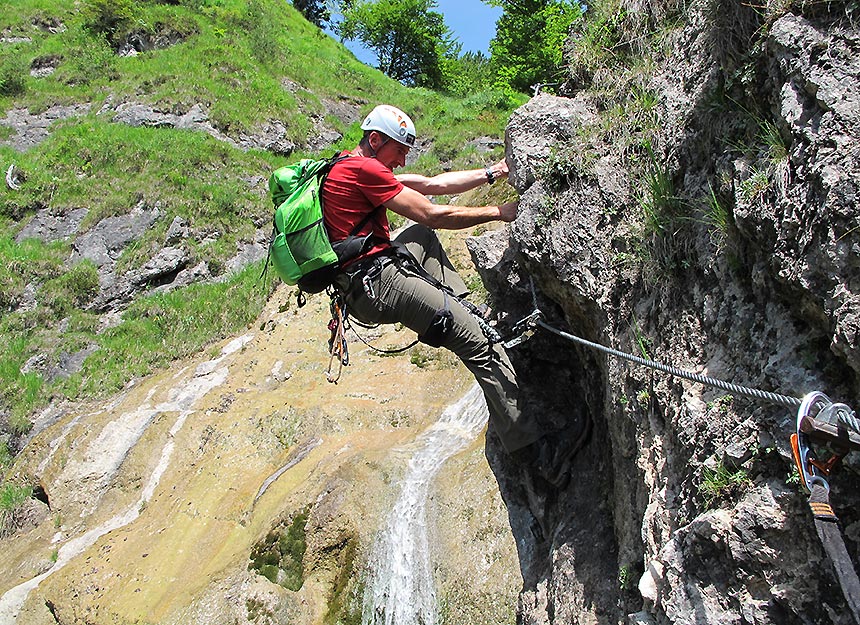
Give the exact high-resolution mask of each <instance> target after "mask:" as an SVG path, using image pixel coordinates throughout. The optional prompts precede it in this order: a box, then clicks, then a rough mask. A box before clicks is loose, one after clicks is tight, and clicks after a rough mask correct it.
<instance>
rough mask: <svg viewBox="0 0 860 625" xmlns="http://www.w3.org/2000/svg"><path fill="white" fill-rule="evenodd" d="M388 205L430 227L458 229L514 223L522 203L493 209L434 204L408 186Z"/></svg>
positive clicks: (491, 206) (387, 206) (501, 205)
mask: <svg viewBox="0 0 860 625" xmlns="http://www.w3.org/2000/svg"><path fill="white" fill-rule="evenodd" d="M385 206H386V208H389V209H391V210H392V211H394V212H395V213H397V214H398V215H402V216H403V217H406V218H407V219H411V220H412V221H416V222H418V223H420V224H423V225H425V226H427V227H429V228H442V229H446V230H458V229H460V228H470V227H472V226H477V225H479V224H484V223H487V222H490V221H513V220H514V219H515V218H516V216H517V207H518V206H519V202H508V203H506V204H500V205H489V206H454V205H450V204H434V203H433V202H431V201H430V200H428V199H427V198H426V197H425V196H424V195H423V194H422V193H420V192H418V191H416V190H415V189H411V188H409V187H404V188H403V190H402V191H401V192H400V193H398V194H397V195H396V196H394V198H392V199H391V200H389V201H388V202H386V203H385Z"/></svg>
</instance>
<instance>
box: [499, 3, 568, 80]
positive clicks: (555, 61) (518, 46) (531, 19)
mask: <svg viewBox="0 0 860 625" xmlns="http://www.w3.org/2000/svg"><path fill="white" fill-rule="evenodd" d="M488 2H489V3H490V4H493V5H494V6H498V7H501V8H502V9H503V11H504V12H503V13H502V16H501V17H500V18H499V21H498V22H497V23H496V36H495V37H494V38H493V40H492V41H491V42H490V51H491V54H492V59H493V62H494V64H495V65H496V67H497V74H498V82H500V83H502V84H507V85H510V86H511V87H513V88H514V89H516V90H517V91H523V92H525V91H528V90H529V89H530V88H531V87H532V86H533V85H535V84H538V83H545V82H551V81H552V80H553V79H554V76H555V73H556V71H557V69H558V67H559V66H560V65H561V63H562V58H563V56H562V51H563V48H564V40H565V38H566V37H567V35H568V31H569V30H570V26H571V24H572V23H573V22H574V20H576V19H578V18H580V17H581V16H582V9H581V8H580V5H579V4H577V3H573V2H569V1H568V0H488Z"/></svg>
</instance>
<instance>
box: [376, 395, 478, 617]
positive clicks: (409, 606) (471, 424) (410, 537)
mask: <svg viewBox="0 0 860 625" xmlns="http://www.w3.org/2000/svg"><path fill="white" fill-rule="evenodd" d="M486 422H487V405H486V403H485V401H484V394H483V392H482V391H481V388H480V387H479V386H478V385H477V384H475V385H474V386H473V387H472V388H471V389H470V390H469V391H468V392H467V393H466V395H464V396H463V398H462V399H460V401H458V402H457V403H456V404H453V405H451V406H449V407H448V408H446V409H445V411H444V412H443V413H442V416H441V417H440V418H439V421H437V422H436V423H435V424H434V425H432V426H431V427H429V428H428V429H427V430H425V431H424V432H423V433H422V434H421V435H420V436H419V437H418V438H417V439H416V441H415V443H413V444H412V445H411V446H410V448H411V447H413V446H414V447H415V451H414V453H413V454H412V457H411V459H410V460H409V465H408V467H407V469H406V473H405V475H404V477H403V480H402V482H401V484H400V486H401V491H400V495H399V496H398V498H397V500H396V502H395V503H394V506H393V508H392V510H391V512H390V513H389V515H388V518H387V519H386V522H385V524H384V525H383V527H384V528H385V529H383V530H382V531H381V533H380V534H379V536H378V537H377V539H376V542H375V544H374V545H373V549H372V552H371V556H370V566H371V571H370V573H369V576H368V580H367V586H366V589H365V594H364V609H363V619H362V622H363V624H364V625H436V623H437V621H438V618H437V617H438V614H437V610H436V592H435V589H434V583H433V574H432V567H431V563H430V549H429V542H428V531H427V530H428V527H427V495H428V492H429V490H430V486H431V485H432V483H433V480H434V478H435V477H436V474H437V473H438V472H439V470H440V469H441V468H442V465H443V464H444V463H445V461H446V460H447V459H448V458H450V457H451V456H453V455H454V454H456V453H457V452H459V451H462V450H463V449H465V448H466V447H467V446H468V445H469V444H470V443H471V442H472V441H473V440H474V439H475V438H476V437H477V436H478V434H479V433H480V432H481V430H482V429H483V427H484V425H485V424H486Z"/></svg>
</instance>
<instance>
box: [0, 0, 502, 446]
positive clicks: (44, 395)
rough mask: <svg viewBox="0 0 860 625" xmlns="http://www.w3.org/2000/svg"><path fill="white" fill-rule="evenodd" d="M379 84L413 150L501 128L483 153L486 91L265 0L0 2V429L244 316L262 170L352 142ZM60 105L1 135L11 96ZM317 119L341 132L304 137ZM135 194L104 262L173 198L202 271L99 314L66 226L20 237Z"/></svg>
mask: <svg viewBox="0 0 860 625" xmlns="http://www.w3.org/2000/svg"><path fill="white" fill-rule="evenodd" d="M378 102H390V103H393V104H396V105H398V106H400V107H401V108H403V109H404V110H406V111H408V112H409V113H410V114H411V115H412V116H413V118H414V119H415V121H416V124H417V125H418V131H419V135H420V136H419V142H420V143H421V146H422V147H421V150H420V157H419V158H418V159H417V162H415V163H414V164H413V165H412V166H411V167H412V168H413V169H414V170H418V171H428V172H429V171H438V168H439V167H440V166H444V167H461V166H468V165H478V164H485V163H486V162H487V161H488V160H489V159H490V158H498V157H500V155H501V148H499V147H496V148H495V149H494V153H492V154H486V153H480V152H479V151H478V149H477V148H476V147H474V146H471V147H470V146H469V141H470V139H473V138H477V137H483V136H490V137H495V138H496V139H500V138H501V137H502V136H503V131H504V125H505V122H506V120H507V118H508V116H509V114H510V112H511V110H512V107H513V105H514V104H515V103H513V102H511V101H510V98H509V97H507V96H504V95H501V94H498V93H493V92H482V93H475V94H473V95H471V96H470V97H469V98H467V99H465V100H457V99H453V98H450V97H446V96H444V95H441V94H437V93H434V92H431V91H427V90H423V89H407V88H405V87H404V86H403V85H401V84H399V83H397V82H395V81H392V80H390V79H388V78H386V77H385V76H384V75H382V74H381V73H380V72H378V71H376V70H374V69H372V68H370V67H367V66H365V65H364V64H362V63H360V62H359V61H358V60H356V59H355V57H354V56H353V55H352V53H351V52H349V51H348V50H347V49H346V48H345V47H343V46H342V45H340V44H339V43H338V42H337V41H335V40H333V39H332V38H331V37H329V36H328V35H326V34H324V33H323V32H321V31H320V30H319V29H318V28H316V27H315V26H313V25H311V24H309V23H308V22H307V21H306V20H305V19H304V18H303V17H302V16H301V15H300V14H299V13H298V12H297V11H296V10H294V9H293V8H292V6H291V5H290V4H289V3H285V2H282V1H280V0H248V1H245V0H179V1H178V2H177V1H176V0H173V1H172V2H171V1H164V2H158V1H155V0H150V1H141V2H134V1H132V0H79V1H78V2H75V3H56V2H47V1H46V0H16V2H14V3H8V2H7V3H3V4H2V5H0V164H2V167H3V171H4V173H5V172H9V171H10V169H9V168H10V167H11V166H14V168H13V170H12V172H14V176H13V182H14V185H4V193H3V195H2V203H0V265H2V268H0V313H2V317H0V421H1V422H2V428H0V429H2V430H3V431H5V432H7V433H12V434H13V435H20V434H22V433H25V432H26V431H27V430H28V429H29V428H30V427H31V418H32V416H33V414H34V411H36V410H38V409H40V408H41V407H43V406H45V405H47V404H48V403H49V402H50V401H51V400H52V399H62V398H70V399H83V398H87V397H93V396H101V395H105V394H109V393H111V392H114V391H116V390H118V389H120V388H122V387H123V386H124V385H125V384H126V383H127V382H128V381H129V380H130V379H132V378H133V377H135V376H140V375H143V374H146V373H148V372H150V371H152V370H153V369H155V368H157V367H159V366H163V365H164V364H166V363H167V362H169V361H170V360H172V359H174V358H177V357H182V356H185V355H188V354H192V353H195V352H197V351H199V350H200V349H203V348H204V347H205V346H206V345H207V344H208V343H210V342H211V341H213V340H216V339H218V338H221V337H223V336H225V335H228V334H230V333H232V332H235V331H237V330H238V329H239V328H242V327H245V326H247V325H248V324H249V323H251V322H252V321H253V320H255V319H256V318H257V316H258V314H259V311H260V310H261V308H262V305H263V303H264V302H265V300H266V298H267V297H268V294H269V292H270V291H269V289H270V288H271V284H267V285H264V284H263V283H262V281H260V280H259V277H260V271H261V266H260V263H255V264H254V265H253V266H250V267H247V268H246V269H245V270H244V271H242V272H239V273H236V274H229V273H228V271H227V269H226V261H227V260H228V259H229V258H230V257H231V256H233V255H235V253H236V249H237V246H238V244H240V243H242V242H250V241H252V240H253V238H254V236H255V234H256V232H257V231H258V229H262V228H264V227H265V225H266V224H268V223H269V219H270V212H269V210H270V209H269V202H268V200H267V198H266V194H265V193H266V185H265V179H266V178H267V176H268V174H269V172H270V171H271V170H272V169H273V168H274V167H276V166H280V165H282V164H284V162H286V161H290V160H295V159H297V158H300V157H303V156H305V155H307V154H310V153H312V152H313V150H314V146H316V147H317V148H318V149H319V150H321V151H323V152H325V153H330V152H331V151H332V150H333V149H335V148H344V147H351V146H353V145H354V144H355V143H356V141H357V139H358V137H359V136H360V130H359V129H358V123H357V121H356V120H357V119H359V117H360V115H361V114H362V112H365V111H367V110H369V109H370V108H371V107H372V106H373V105H374V104H375V103H378ZM127 105H140V106H142V107H144V108H146V109H147V110H151V111H156V112H158V113H159V114H165V115H173V116H181V115H186V114H187V113H189V111H192V110H195V107H197V109H196V110H200V111H203V112H204V115H205V119H206V123H207V124H208V125H209V127H210V128H211V130H212V132H200V131H196V130H180V129H176V128H174V127H158V124H155V125H152V124H150V125H146V124H144V125H139V126H135V125H130V124H128V123H121V122H119V121H116V117H117V115H116V112H117V111H118V110H120V109H121V108H122V106H127ZM73 106H74V107H76V108H75V114H73V115H68V116H64V117H62V118H61V119H57V121H55V122H54V123H53V124H51V125H50V126H49V127H48V135H47V138H45V139H44V140H42V141H41V142H38V143H36V144H35V145H33V146H21V145H16V135H17V132H16V130H15V128H14V127H13V124H12V123H11V122H10V121H9V120H10V119H11V116H12V112H15V111H17V112H21V111H25V112H27V114H28V115H31V116H34V117H38V116H40V115H47V114H50V113H51V111H54V110H56V109H57V107H73ZM339 107H342V108H344V109H346V110H349V111H352V115H351V117H352V118H351V119H350V118H349V117H350V116H344V115H339V114H337V111H338V110H340V109H339ZM4 117H5V118H6V121H5V122H4V119H3V118H4ZM274 122H277V123H278V124H279V125H280V126H282V127H283V129H284V137H283V138H282V139H283V141H282V142H281V144H282V145H284V144H286V145H289V146H290V149H287V150H285V149H283V148H280V149H278V150H277V151H269V150H268V149H264V148H260V147H256V148H254V147H251V148H247V147H239V146H240V145H241V143H242V139H243V137H247V136H249V135H251V136H257V137H263V138H265V136H266V133H267V132H268V129H269V128H270V127H271V125H272V124H273V123H274ZM320 127H323V128H325V129H326V130H327V131H328V135H327V136H331V137H338V136H339V137H340V138H339V139H335V140H334V141H333V142H328V143H327V144H325V145H322V144H320V142H319V141H316V142H314V141H311V140H310V139H311V137H312V136H313V135H314V134H315V133H318V131H319V129H320ZM11 187H17V188H14V189H13V188H11ZM135 207H145V208H147V209H150V210H153V209H157V215H158V217H157V220H156V221H155V222H154V223H153V224H152V226H151V227H149V228H147V229H146V231H145V232H143V233H141V236H140V237H139V238H138V239H136V240H135V241H134V242H133V243H132V244H130V245H128V246H127V247H126V248H125V249H124V251H123V254H122V256H121V257H120V258H119V260H118V261H117V267H118V270H131V269H134V268H138V267H140V266H142V265H143V264H144V263H145V262H146V261H148V260H149V259H151V258H152V257H153V256H154V255H155V254H156V253H157V252H158V251H159V250H160V249H161V248H162V247H163V245H164V240H165V234H166V232H167V229H168V227H169V226H170V224H171V223H172V222H173V220H174V218H176V217H177V216H178V217H181V218H183V219H184V220H185V221H186V222H187V224H188V227H189V231H190V232H191V233H192V234H191V236H189V237H188V238H187V239H186V240H184V241H183V242H182V243H181V245H183V246H184V247H185V251H186V252H187V253H188V254H189V255H190V258H191V260H192V263H195V264H196V263H205V264H206V266H207V267H208V270H209V272H210V273H211V274H212V275H213V276H215V277H216V278H218V282H217V283H210V284H195V285H192V286H190V287H187V288H184V289H180V290H176V291H173V292H171V293H168V294H158V295H154V294H153V295H147V296H144V297H139V298H137V299H136V300H135V301H134V302H133V303H132V304H131V305H130V306H129V308H128V309H127V310H125V312H124V313H123V315H122V317H121V318H120V319H119V320H116V321H113V322H111V323H106V322H105V320H104V318H103V315H101V314H100V313H99V311H96V310H93V302H94V300H95V298H96V297H97V295H98V292H99V275H98V272H97V269H96V267H95V266H94V265H93V264H92V263H91V262H89V261H86V260H84V261H80V262H76V263H70V262H69V260H68V259H69V258H70V254H71V252H72V242H71V241H68V240H66V241H60V242H54V243H50V244H46V243H42V242H40V241H38V240H35V239H30V240H26V239H24V240H20V241H19V240H18V237H17V235H18V233H19V232H20V231H21V229H22V228H23V227H24V226H25V225H26V223H27V222H28V221H29V220H30V218H31V217H32V216H33V215H34V214H36V213H37V212H38V211H44V210H45V209H47V211H48V212H49V213H50V214H51V215H55V216H59V217H63V216H66V215H68V214H69V213H70V212H71V211H74V210H75V209H80V208H86V209H87V210H88V212H87V214H86V217H85V219H84V221H83V222H82V224H81V230H80V231H81V232H86V231H87V229H89V228H92V227H93V226H95V225H96V224H97V223H99V221H100V220H102V219H104V218H106V217H110V216H115V215H122V214H126V213H128V212H129V211H131V210H132V209H134V208H135ZM28 298H29V299H28ZM28 301H29V302H30V303H29V304H27V303H26V302H28ZM75 353H87V354H88V355H87V356H86V359H85V360H84V361H83V365H82V366H81V368H80V370H79V371H77V372H75V373H73V374H71V375H70V376H59V377H54V378H52V379H46V378H45V376H44V375H43V374H41V373H39V371H38V370H33V368H31V367H28V366H26V365H27V363H28V362H31V361H32V360H33V359H34V358H44V359H46V360H47V361H48V362H54V361H57V360H59V359H60V358H61V356H63V355H68V354H75ZM22 369H23V371H22ZM12 440H14V438H13V439H12ZM0 455H2V454H0Z"/></svg>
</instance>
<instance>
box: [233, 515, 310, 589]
mask: <svg viewBox="0 0 860 625" xmlns="http://www.w3.org/2000/svg"><path fill="white" fill-rule="evenodd" d="M309 513H310V508H309V507H308V508H305V509H304V510H303V511H301V512H299V513H298V514H296V515H295V516H293V517H292V518H291V519H290V520H289V521H287V522H285V523H282V524H280V525H278V526H276V527H274V528H273V529H272V530H271V531H270V532H269V533H268V534H267V535H266V538H264V539H263V540H262V541H260V542H258V543H257V544H256V545H254V548H253V549H252V550H251V563H250V564H249V566H248V568H249V570H253V571H257V573H259V574H260V575H262V576H263V577H265V578H266V579H268V580H269V581H270V582H272V583H273V584H279V585H281V586H283V587H284V588H287V589H289V590H293V591H298V590H300V589H301V587H302V584H304V570H303V567H302V558H304V555H305V550H306V549H307V542H306V540H305V526H306V525H307V522H308V514H309Z"/></svg>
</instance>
